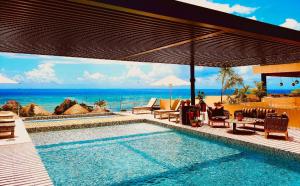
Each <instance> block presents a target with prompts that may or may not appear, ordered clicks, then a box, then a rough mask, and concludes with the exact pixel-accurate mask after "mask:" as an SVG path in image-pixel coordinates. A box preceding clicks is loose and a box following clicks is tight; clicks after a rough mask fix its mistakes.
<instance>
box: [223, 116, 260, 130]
mask: <svg viewBox="0 0 300 186" xmlns="http://www.w3.org/2000/svg"><path fill="white" fill-rule="evenodd" d="M226 122H227V123H232V133H233V134H236V133H237V130H236V126H237V125H245V124H254V123H255V122H256V120H255V119H252V118H244V119H243V120H241V121H239V120H237V119H227V120H226ZM254 132H255V130H254Z"/></svg>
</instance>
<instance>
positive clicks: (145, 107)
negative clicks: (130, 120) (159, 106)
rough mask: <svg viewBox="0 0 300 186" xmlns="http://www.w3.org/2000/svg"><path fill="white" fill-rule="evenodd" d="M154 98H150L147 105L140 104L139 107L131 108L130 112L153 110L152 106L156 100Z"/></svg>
mask: <svg viewBox="0 0 300 186" xmlns="http://www.w3.org/2000/svg"><path fill="white" fill-rule="evenodd" d="M156 100H157V99H156V98H151V99H150V100H149V102H148V104H147V105H145V106H141V107H133V108H132V114H134V113H135V112H134V111H141V110H148V111H152V110H153V106H154V104H155V102H156Z"/></svg>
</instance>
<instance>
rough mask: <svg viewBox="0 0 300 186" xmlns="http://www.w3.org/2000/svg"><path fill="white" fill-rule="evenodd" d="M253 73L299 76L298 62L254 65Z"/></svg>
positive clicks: (299, 64) (299, 66)
mask: <svg viewBox="0 0 300 186" xmlns="http://www.w3.org/2000/svg"><path fill="white" fill-rule="evenodd" d="M253 73H254V74H265V75H267V76H279V77H300V62H299V63H291V64H280V65H266V66H254V67H253Z"/></svg>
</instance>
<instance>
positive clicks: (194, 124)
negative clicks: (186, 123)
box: [190, 119, 199, 127]
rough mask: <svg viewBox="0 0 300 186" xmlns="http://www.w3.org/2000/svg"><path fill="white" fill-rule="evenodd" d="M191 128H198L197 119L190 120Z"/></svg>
mask: <svg viewBox="0 0 300 186" xmlns="http://www.w3.org/2000/svg"><path fill="white" fill-rule="evenodd" d="M190 122H191V125H192V127H198V126H199V124H198V123H199V121H198V120H197V119H192V120H190Z"/></svg>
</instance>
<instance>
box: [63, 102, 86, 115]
mask: <svg viewBox="0 0 300 186" xmlns="http://www.w3.org/2000/svg"><path fill="white" fill-rule="evenodd" d="M86 113H89V111H88V110H87V109H85V108H83V107H82V106H80V105H79V104H75V105H73V106H72V107H70V108H69V109H68V110H66V111H65V112H64V113H63V114H64V115H74V114H86Z"/></svg>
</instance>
